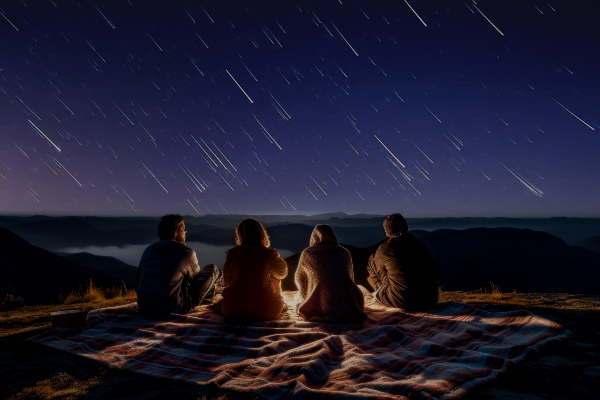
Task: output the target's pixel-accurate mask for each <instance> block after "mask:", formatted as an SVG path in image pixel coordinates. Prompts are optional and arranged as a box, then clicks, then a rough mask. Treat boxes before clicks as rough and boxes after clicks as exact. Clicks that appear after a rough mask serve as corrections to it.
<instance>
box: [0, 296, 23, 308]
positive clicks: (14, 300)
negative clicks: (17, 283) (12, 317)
mask: <svg viewBox="0 0 600 400" xmlns="http://www.w3.org/2000/svg"><path fill="white" fill-rule="evenodd" d="M24 305H25V300H24V299H23V298H22V297H15V296H13V295H12V294H7V295H6V297H5V298H4V300H2V303H0V311H13V310H17V309H19V308H21V307H23V306H24Z"/></svg>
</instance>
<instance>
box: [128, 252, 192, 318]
mask: <svg viewBox="0 0 600 400" xmlns="http://www.w3.org/2000/svg"><path fill="white" fill-rule="evenodd" d="M140 268H141V269H140V279H139V283H138V289H137V298H138V300H137V301H138V307H139V309H140V311H141V312H142V313H144V314H168V313H177V312H179V310H180V309H181V308H182V306H183V299H182V298H181V285H182V284H183V283H184V280H186V281H188V280H191V279H192V276H194V275H197V274H198V273H199V272H200V267H199V266H198V261H197V259H196V254H195V253H194V251H193V250H192V249H190V248H189V247H187V246H186V245H185V244H183V243H179V242H176V241H173V240H159V241H158V242H155V243H152V244H151V245H150V246H148V247H147V248H146V250H145V251H144V254H143V255H142V259H141V261H140Z"/></svg>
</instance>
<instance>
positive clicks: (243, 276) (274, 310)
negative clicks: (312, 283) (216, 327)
mask: <svg viewBox="0 0 600 400" xmlns="http://www.w3.org/2000/svg"><path fill="white" fill-rule="evenodd" d="M236 242H237V243H238V245H237V246H235V247H233V248H232V249H230V250H228V251H227V258H226V259H225V264H224V265H223V284H224V286H225V288H224V289H223V292H222V296H223V300H222V302H221V311H222V312H223V315H225V316H226V317H228V318H239V319H248V320H274V319H277V318H278V317H279V315H280V314H281V311H282V310H283V308H284V301H283V297H282V296H281V282H280V280H281V279H284V278H285V277H286V276H287V264H286V263H285V261H284V260H283V259H282V258H281V256H280V255H279V252H277V250H275V249H272V248H269V247H268V246H269V244H270V243H269V240H268V236H267V235H266V231H265V230H264V228H263V227H262V225H261V224H260V223H259V222H258V221H256V220H253V219H246V220H243V221H242V222H240V224H239V225H238V227H237V228H236Z"/></svg>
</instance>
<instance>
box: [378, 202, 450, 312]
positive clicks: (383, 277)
mask: <svg viewBox="0 0 600 400" xmlns="http://www.w3.org/2000/svg"><path fill="white" fill-rule="evenodd" d="M383 228H384V230H385V233H386V236H387V237H389V239H388V240H387V241H386V242H385V243H383V244H381V246H379V248H378V249H377V251H376V253H375V254H374V255H372V256H371V257H370V258H369V264H368V266H367V268H368V271H369V277H368V278H367V279H368V281H369V284H370V285H371V286H372V287H373V289H374V290H375V293H373V296H374V297H375V298H376V299H377V300H379V302H380V303H382V304H383V305H386V306H388V307H396V308H402V309H405V310H407V311H425V310H428V309H430V308H433V307H435V305H436V304H437V301H438V289H437V287H436V285H435V281H436V280H438V279H439V277H440V270H439V267H438V265H437V263H436V262H435V261H434V260H433V258H431V256H430V255H429V252H428V251H427V247H425V245H424V244H423V243H422V242H421V241H419V240H418V239H417V238H416V237H414V236H413V235H412V234H410V233H408V224H407V223H406V220H405V219H404V217H402V215H400V214H393V215H389V216H387V217H386V219H385V220H384V221H383Z"/></svg>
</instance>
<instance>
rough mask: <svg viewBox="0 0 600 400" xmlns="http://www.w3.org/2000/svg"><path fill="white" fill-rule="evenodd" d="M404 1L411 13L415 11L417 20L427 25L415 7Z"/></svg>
mask: <svg viewBox="0 0 600 400" xmlns="http://www.w3.org/2000/svg"><path fill="white" fill-rule="evenodd" d="M404 2H405V3H406V5H407V6H408V7H409V8H410V9H411V10H412V12H413V13H415V15H416V16H417V18H419V21H421V23H422V24H423V25H424V26H427V24H426V23H425V21H423V19H422V18H421V17H419V14H417V12H416V11H415V9H414V8H412V6H411V5H410V4H408V1H407V0H404ZM480 12H481V11H480Z"/></svg>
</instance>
